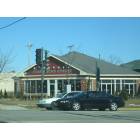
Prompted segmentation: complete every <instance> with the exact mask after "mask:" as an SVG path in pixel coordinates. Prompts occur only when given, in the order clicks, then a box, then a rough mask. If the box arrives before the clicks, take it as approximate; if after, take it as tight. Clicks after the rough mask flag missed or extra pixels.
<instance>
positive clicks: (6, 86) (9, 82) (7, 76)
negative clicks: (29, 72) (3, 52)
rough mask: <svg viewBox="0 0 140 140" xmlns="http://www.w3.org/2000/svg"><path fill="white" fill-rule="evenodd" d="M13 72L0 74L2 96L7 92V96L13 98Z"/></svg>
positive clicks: (14, 74)
mask: <svg viewBox="0 0 140 140" xmlns="http://www.w3.org/2000/svg"><path fill="white" fill-rule="evenodd" d="M16 75H17V73H15V72H6V73H0V91H1V92H2V93H3V94H4V92H7V94H8V95H9V96H14V80H13V77H14V76H16Z"/></svg>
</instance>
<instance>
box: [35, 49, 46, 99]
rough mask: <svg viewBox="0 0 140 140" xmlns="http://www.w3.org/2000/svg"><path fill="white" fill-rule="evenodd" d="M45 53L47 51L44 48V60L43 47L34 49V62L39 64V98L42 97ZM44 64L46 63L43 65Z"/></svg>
mask: <svg viewBox="0 0 140 140" xmlns="http://www.w3.org/2000/svg"><path fill="white" fill-rule="evenodd" d="M47 54H48V51H47V50H45V60H44V49H43V47H42V48H40V49H36V64H37V65H39V66H40V71H41V98H43V93H44V92H43V86H44V74H45V73H46V72H47ZM45 64H46V65H45Z"/></svg>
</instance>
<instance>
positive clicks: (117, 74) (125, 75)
mask: <svg viewBox="0 0 140 140" xmlns="http://www.w3.org/2000/svg"><path fill="white" fill-rule="evenodd" d="M101 76H140V74H139V73H138V74H101Z"/></svg>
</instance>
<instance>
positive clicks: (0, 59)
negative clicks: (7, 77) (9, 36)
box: [0, 49, 13, 73]
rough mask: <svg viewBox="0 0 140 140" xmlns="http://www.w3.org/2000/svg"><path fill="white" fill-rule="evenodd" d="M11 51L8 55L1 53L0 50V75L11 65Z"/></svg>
mask: <svg viewBox="0 0 140 140" xmlns="http://www.w3.org/2000/svg"><path fill="white" fill-rule="evenodd" d="M12 61H13V56H12V49H11V50H10V51H9V52H8V53H3V52H2V51H1V50H0V73H2V72H4V71H6V70H7V68H8V66H9V65H10V64H11V63H12Z"/></svg>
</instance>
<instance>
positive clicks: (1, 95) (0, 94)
mask: <svg viewBox="0 0 140 140" xmlns="http://www.w3.org/2000/svg"><path fill="white" fill-rule="evenodd" d="M2 97H3V94H2V90H0V98H2Z"/></svg>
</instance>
